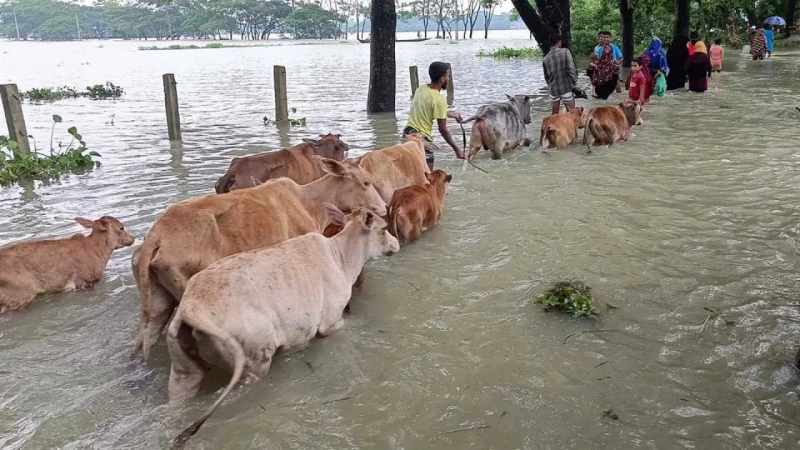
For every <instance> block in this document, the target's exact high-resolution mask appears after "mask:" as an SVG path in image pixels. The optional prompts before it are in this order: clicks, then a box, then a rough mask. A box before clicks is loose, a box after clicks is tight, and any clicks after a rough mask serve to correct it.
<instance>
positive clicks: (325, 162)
mask: <svg viewBox="0 0 800 450" xmlns="http://www.w3.org/2000/svg"><path fill="white" fill-rule="evenodd" d="M319 162H320V164H322V170H324V171H325V172H328V173H329V174H331V175H335V176H337V177H343V176H345V175H346V174H347V169H345V167H344V166H343V165H341V164H340V163H339V162H338V161H334V160H332V159H328V158H319Z"/></svg>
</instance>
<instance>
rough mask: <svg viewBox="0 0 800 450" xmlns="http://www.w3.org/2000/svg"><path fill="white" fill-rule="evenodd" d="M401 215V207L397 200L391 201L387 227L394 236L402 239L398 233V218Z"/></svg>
mask: <svg viewBox="0 0 800 450" xmlns="http://www.w3.org/2000/svg"><path fill="white" fill-rule="evenodd" d="M399 215H400V207H399V206H398V205H397V204H396V203H395V202H390V203H389V212H388V214H387V222H388V223H387V224H386V225H387V227H388V231H389V234H391V235H392V236H394V237H395V238H397V239H400V236H399V235H398V233H397V218H398V216H399Z"/></svg>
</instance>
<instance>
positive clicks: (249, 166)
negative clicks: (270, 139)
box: [214, 134, 350, 194]
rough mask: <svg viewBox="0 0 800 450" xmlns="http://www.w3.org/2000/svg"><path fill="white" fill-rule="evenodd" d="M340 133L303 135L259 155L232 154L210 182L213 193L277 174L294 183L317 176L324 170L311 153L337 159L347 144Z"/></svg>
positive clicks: (264, 179)
mask: <svg viewBox="0 0 800 450" xmlns="http://www.w3.org/2000/svg"><path fill="white" fill-rule="evenodd" d="M341 137H342V136H341V135H340V134H324V135H323V134H321V135H320V138H321V139H319V140H313V139H303V143H302V144H298V145H295V146H294V147H289V148H284V149H281V150H277V151H274V152H267V153H261V154H259V155H252V156H245V157H243V158H233V160H232V161H231V165H230V167H228V171H227V172H225V175H223V176H222V177H221V178H220V179H219V180H218V181H217V184H216V185H215V186H214V187H215V189H216V191H217V194H223V193H225V192H230V191H232V190H235V189H245V188H250V187H254V186H257V185H259V184H261V183H263V182H265V181H267V180H271V179H274V178H278V177H286V178H291V179H292V180H294V181H295V182H297V184H308V183H311V182H312V181H315V180H318V179H320V178H322V177H323V176H324V175H325V172H324V171H323V170H322V168H321V167H320V166H319V164H318V163H317V161H316V160H315V159H314V155H317V156H321V157H323V158H328V159H333V160H336V161H341V160H343V159H344V158H345V155H346V153H345V152H347V150H349V148H350V147H349V146H348V145H347V144H346V143H345V142H344V141H342V140H341Z"/></svg>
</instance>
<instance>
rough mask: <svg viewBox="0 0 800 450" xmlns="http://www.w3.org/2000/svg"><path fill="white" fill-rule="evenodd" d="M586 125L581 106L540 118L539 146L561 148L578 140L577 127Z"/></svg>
mask: <svg viewBox="0 0 800 450" xmlns="http://www.w3.org/2000/svg"><path fill="white" fill-rule="evenodd" d="M585 126H586V115H585V114H584V113H583V107H580V108H574V109H573V110H572V111H570V112H566V113H563V114H553V115H552V116H547V117H545V118H544V119H542V131H541V133H540V134H539V147H540V148H557V149H559V150H560V149H562V148H565V147H566V146H567V145H569V144H571V143H573V142H575V141H577V140H578V129H580V128H583V127H585Z"/></svg>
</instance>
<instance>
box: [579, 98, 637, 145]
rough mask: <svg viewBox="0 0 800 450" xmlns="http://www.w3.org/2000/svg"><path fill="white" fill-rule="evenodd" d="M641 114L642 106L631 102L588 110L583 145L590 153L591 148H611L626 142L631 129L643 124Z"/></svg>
mask: <svg viewBox="0 0 800 450" xmlns="http://www.w3.org/2000/svg"><path fill="white" fill-rule="evenodd" d="M641 114H642V106H641V105H639V104H638V103H632V102H625V103H620V104H619V105H617V106H601V107H599V108H592V109H590V110H589V115H588V116H587V117H586V129H585V130H583V145H585V146H586V147H587V148H588V149H589V151H590V152H591V151H592V146H595V147H597V146H600V145H607V146H609V147H611V145H612V144H613V143H614V142H617V141H627V140H628V138H629V137H630V135H631V127H633V126H634V125H641V124H642V123H643V122H642V115H641Z"/></svg>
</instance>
